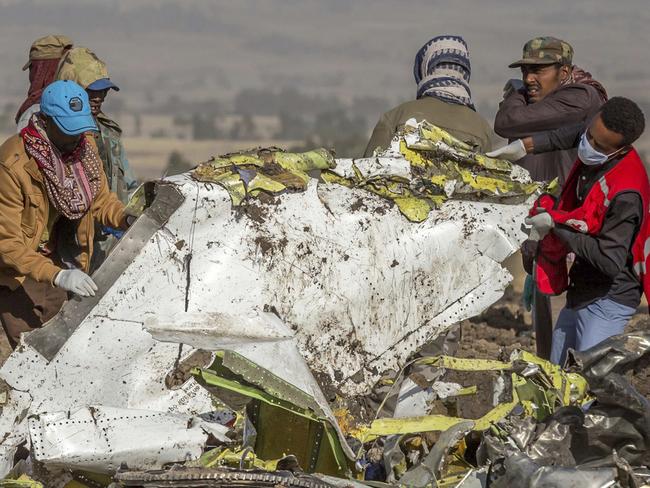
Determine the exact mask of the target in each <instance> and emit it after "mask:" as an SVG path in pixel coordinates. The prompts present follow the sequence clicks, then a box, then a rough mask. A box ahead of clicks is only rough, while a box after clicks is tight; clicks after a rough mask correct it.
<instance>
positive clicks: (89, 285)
mask: <svg viewBox="0 0 650 488" xmlns="http://www.w3.org/2000/svg"><path fill="white" fill-rule="evenodd" d="M54 286H56V287H59V288H63V289H64V290H66V291H71V292H72V293H74V294H75V295H79V296H82V297H94V296H95V292H96V291H97V285H96V284H95V282H94V281H93V279H92V278H91V277H90V276H88V275H87V274H86V273H84V272H83V271H81V270H80V269H64V270H62V271H59V273H58V274H57V275H56V277H55V278H54Z"/></svg>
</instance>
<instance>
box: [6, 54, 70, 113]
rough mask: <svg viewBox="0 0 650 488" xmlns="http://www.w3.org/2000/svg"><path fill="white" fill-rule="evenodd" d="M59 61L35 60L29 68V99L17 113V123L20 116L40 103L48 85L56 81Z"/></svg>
mask: <svg viewBox="0 0 650 488" xmlns="http://www.w3.org/2000/svg"><path fill="white" fill-rule="evenodd" d="M59 59H60V58H57V59H34V60H32V61H31V64H30V66H29V90H27V98H26V99H25V101H24V102H23V103H22V105H21V106H20V108H19V109H18V112H17V113H16V123H18V120H20V116H21V115H22V114H23V113H24V112H25V111H26V110H27V109H28V108H29V107H31V106H32V105H34V104H35V103H40V101H41V95H42V94H43V90H44V89H45V87H46V86H47V85H49V84H50V83H52V82H53V81H54V77H55V76H56V70H57V68H58V67H59Z"/></svg>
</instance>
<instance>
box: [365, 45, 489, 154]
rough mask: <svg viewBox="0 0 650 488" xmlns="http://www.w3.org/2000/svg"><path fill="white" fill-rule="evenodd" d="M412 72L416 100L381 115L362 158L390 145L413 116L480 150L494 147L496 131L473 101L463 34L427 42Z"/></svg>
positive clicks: (416, 59)
mask: <svg viewBox="0 0 650 488" xmlns="http://www.w3.org/2000/svg"><path fill="white" fill-rule="evenodd" d="M413 74H414V76H415V82H416V83H417V85H418V88H417V97H416V100H411V101H408V102H405V103H403V104H401V105H399V106H398V107H396V108H394V109H392V110H390V111H389V112H386V113H385V114H383V115H382V116H381V118H380V119H379V122H377V125H376V126H375V129H374V130H373V132H372V136H371V137H370V141H369V142H368V146H367V148H366V150H365V152H364V156H363V157H365V158H368V157H371V156H372V155H373V154H374V152H375V150H376V149H377V148H380V149H386V148H387V147H388V146H390V142H391V140H392V139H393V135H394V134H395V132H396V131H397V130H398V129H399V128H400V127H401V126H403V125H404V123H405V122H406V121H407V120H409V119H411V118H415V119H416V120H417V121H418V122H421V121H422V120H426V121H427V122H429V123H431V124H434V125H437V126H438V127H440V128H442V129H445V130H446V131H447V132H449V133H450V134H451V135H452V136H454V137H456V138H457V139H459V140H461V141H463V142H466V143H468V144H469V145H470V146H473V147H474V149H476V150H477V151H479V152H485V151H489V150H490V149H491V148H492V141H493V140H494V139H495V138H496V137H495V135H494V132H492V128H491V127H490V124H489V123H488V122H487V121H486V120H485V119H484V118H483V117H481V115H479V113H478V112H477V111H476V109H475V108H474V102H473V101H472V95H471V92H470V89H469V79H470V74H471V66H470V60H469V50H468V48H467V43H466V42H465V40H464V39H463V38H462V37H460V36H452V35H444V36H437V37H434V38H433V39H431V40H430V41H429V42H427V43H426V44H425V45H424V46H422V48H421V49H420V50H419V51H418V53H417V55H416V56H415V65H414V68H413Z"/></svg>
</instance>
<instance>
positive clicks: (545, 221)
mask: <svg viewBox="0 0 650 488" xmlns="http://www.w3.org/2000/svg"><path fill="white" fill-rule="evenodd" d="M537 212H539V213H538V214H537V215H534V216H532V217H526V218H525V219H524V223H525V224H526V225H530V226H531V227H530V234H529V235H528V239H529V240H531V241H541V240H542V239H544V237H546V236H547V234H548V233H549V232H551V229H553V227H555V222H553V217H551V216H550V214H549V213H548V212H546V210H545V209H544V208H541V207H540V208H538V209H537Z"/></svg>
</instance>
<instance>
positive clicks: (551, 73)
mask: <svg viewBox="0 0 650 488" xmlns="http://www.w3.org/2000/svg"><path fill="white" fill-rule="evenodd" d="M572 63H573V48H572V47H571V45H570V44H569V43H568V42H565V41H562V40H560V39H556V38H555V37H537V38H535V39H531V40H530V41H528V42H527V43H526V45H525V46H524V52H523V58H522V59H520V60H518V61H515V62H514V63H512V64H511V65H510V66H509V67H510V68H521V73H522V80H516V79H513V80H510V81H509V82H508V83H507V84H506V88H505V90H504V100H503V101H502V102H501V105H500V106H499V111H498V112H497V114H496V117H495V119H494V130H495V132H496V133H497V134H499V135H500V136H502V137H505V138H507V139H508V140H510V141H512V140H514V139H520V138H523V137H527V136H532V135H534V134H536V133H539V132H546V131H550V130H555V129H558V128H560V127H562V126H565V125H572V124H578V123H582V124H584V123H586V122H587V121H588V120H590V119H591V118H592V117H593V116H594V115H596V113H597V112H598V110H599V109H600V107H601V105H602V104H603V103H604V102H606V101H607V92H606V91H605V88H603V86H602V85H601V84H600V83H598V82H597V81H595V80H594V79H593V78H592V77H591V74H590V73H587V72H586V71H584V70H582V69H580V68H578V67H576V66H574V65H573V64H572ZM506 147H508V146H506ZM490 155H491V156H493V157H501V156H509V157H507V159H517V158H514V157H512V156H513V155H506V154H505V153H503V152H502V150H496V151H493V152H491V153H490ZM515 156H519V159H517V160H516V163H517V164H519V165H520V166H523V167H524V168H526V169H527V170H528V171H529V172H530V176H531V177H532V178H533V179H534V180H536V181H550V180H553V179H554V178H559V180H560V183H564V180H565V179H566V177H567V176H568V174H569V171H570V170H571V168H572V167H573V163H574V162H575V160H576V157H577V150H576V149H567V150H562V151H553V152H549V153H545V154H528V155H526V153H525V151H524V152H520V153H518V154H516V155H515Z"/></svg>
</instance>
